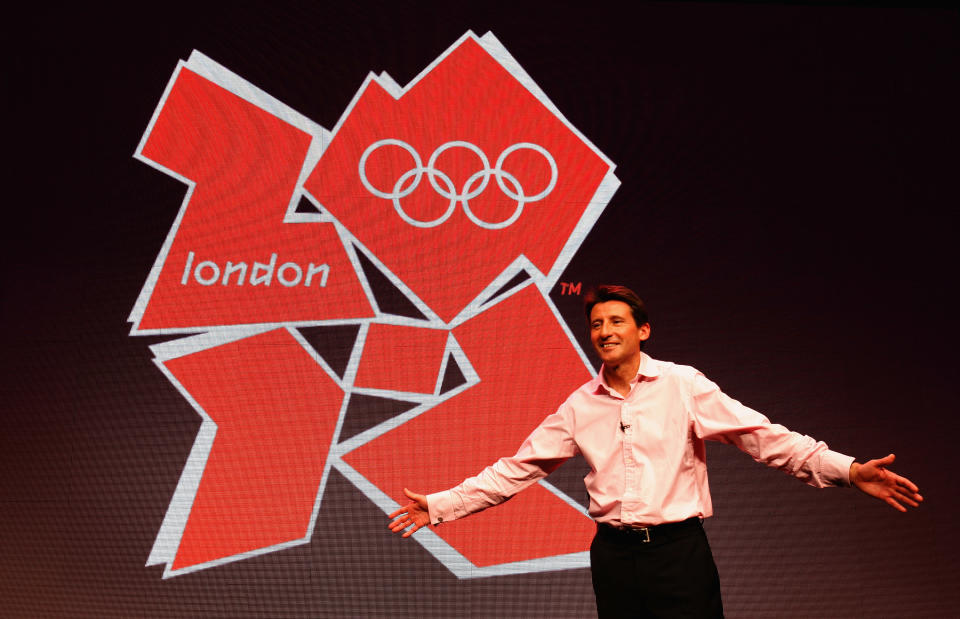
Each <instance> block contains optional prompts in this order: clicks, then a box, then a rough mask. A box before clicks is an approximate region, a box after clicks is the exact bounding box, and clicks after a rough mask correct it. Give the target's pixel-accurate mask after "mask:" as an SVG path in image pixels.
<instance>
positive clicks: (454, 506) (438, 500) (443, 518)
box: [427, 490, 466, 525]
mask: <svg viewBox="0 0 960 619" xmlns="http://www.w3.org/2000/svg"><path fill="white" fill-rule="evenodd" d="M427 512H428V513H429V514H430V524H434V525H436V524H441V523H444V522H449V521H451V520H456V519H457V518H458V517H461V518H462V517H463V516H464V515H466V510H464V509H463V501H462V500H461V499H460V497H459V496H458V495H457V494H456V493H454V492H453V491H452V490H444V491H443V492H436V493H434V494H428V495H427Z"/></svg>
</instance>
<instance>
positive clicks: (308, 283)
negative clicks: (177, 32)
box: [137, 68, 372, 329]
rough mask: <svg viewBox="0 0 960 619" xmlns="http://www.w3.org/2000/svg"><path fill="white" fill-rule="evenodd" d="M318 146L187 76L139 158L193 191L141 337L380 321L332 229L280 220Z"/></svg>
mask: <svg viewBox="0 0 960 619" xmlns="http://www.w3.org/2000/svg"><path fill="white" fill-rule="evenodd" d="M310 142H311V136H310V135H309V134H307V133H304V132H303V131H301V130H300V129H298V128H296V127H294V126H293V125H290V124H288V123H287V122H285V121H283V120H281V119H280V118H277V117H276V116H274V115H273V114H270V113H268V112H266V111H264V110H263V109H261V108H260V107H257V106H256V105H254V104H253V103H251V102H249V101H247V100H245V99H242V98H240V97H238V96H237V95H235V94H233V93H231V92H229V91H227V90H225V89H224V88H221V87H220V86H218V85H216V84H214V83H213V82H211V81H209V80H207V79H205V78H203V77H201V76H199V75H197V74H196V73H193V72H191V71H190V70H188V69H186V68H181V69H180V71H179V73H178V75H177V78H176V81H175V83H174V84H173V85H172V86H171V88H170V91H169V93H168V95H167V97H166V99H165V100H164V103H163V107H162V109H161V110H160V113H159V115H158V116H157V119H156V122H155V123H154V125H153V127H152V129H151V131H150V134H149V137H148V139H147V141H146V143H145V145H144V147H143V150H142V155H143V156H144V157H146V158H147V159H149V160H151V161H154V162H156V163H158V164H160V165H162V166H164V167H166V168H169V169H170V170H173V171H174V172H176V173H178V174H180V175H182V176H184V177H186V178H188V179H190V180H192V181H194V182H195V183H196V185H195V188H194V191H193V193H192V195H191V196H190V201H189V204H187V205H186V206H185V208H184V210H183V216H182V218H181V219H180V221H179V222H178V223H177V224H175V229H176V233H175V234H176V237H175V238H174V239H173V242H172V244H171V246H170V248H169V251H168V252H167V253H166V255H165V257H164V261H163V265H162V267H161V270H160V273H159V274H158V276H157V279H156V282H155V284H154V287H153V292H152V294H151V296H150V299H149V303H148V304H147V306H146V308H145V309H144V312H143V315H142V317H141V320H140V322H139V324H138V325H137V327H138V328H139V329H157V328H183V327H198V326H215V325H239V324H253V323H272V322H297V321H316V320H321V319H333V318H356V317H364V316H371V315H372V310H371V308H370V306H369V303H368V301H367V298H366V296H365V295H364V293H363V290H362V288H361V286H360V283H359V280H358V279H357V277H356V274H355V273H354V270H353V267H352V266H351V264H350V261H349V259H348V257H347V253H346V251H345V250H344V247H343V244H342V242H341V241H340V238H339V237H338V236H337V233H336V230H335V228H334V226H333V225H332V224H329V223H296V224H291V223H284V222H283V219H284V215H285V213H286V211H287V206H288V204H289V202H290V199H291V196H292V195H293V191H294V188H295V187H296V184H297V178H298V176H299V174H300V170H301V167H302V165H303V161H304V158H305V156H306V154H307V149H308V148H309V146H310ZM258 264H259V266H257V265H258ZM240 265H246V266H245V267H241V266H240ZM323 265H326V266H323Z"/></svg>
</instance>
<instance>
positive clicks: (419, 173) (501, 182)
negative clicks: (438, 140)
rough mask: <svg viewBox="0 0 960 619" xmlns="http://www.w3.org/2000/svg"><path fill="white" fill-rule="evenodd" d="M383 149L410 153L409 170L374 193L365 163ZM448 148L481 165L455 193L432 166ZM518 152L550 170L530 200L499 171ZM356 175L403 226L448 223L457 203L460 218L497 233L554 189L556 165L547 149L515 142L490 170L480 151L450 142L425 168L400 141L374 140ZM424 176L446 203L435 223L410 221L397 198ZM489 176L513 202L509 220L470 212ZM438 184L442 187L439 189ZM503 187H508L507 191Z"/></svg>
mask: <svg viewBox="0 0 960 619" xmlns="http://www.w3.org/2000/svg"><path fill="white" fill-rule="evenodd" d="M383 146H399V147H400V148H402V149H403V150H405V151H407V152H408V153H410V156H411V157H412V158H413V164H414V165H413V167H412V168H410V169H409V170H407V171H406V172H404V173H403V174H401V175H400V177H399V178H398V179H397V180H396V182H395V183H394V184H393V191H382V190H380V189H377V188H376V187H374V186H373V184H372V183H370V181H369V180H368V179H367V159H368V158H369V157H370V155H371V154H373V152H374V151H375V150H377V149H378V148H381V147H383ZM451 148H465V149H467V150H469V151H470V152H472V153H474V154H475V155H476V156H477V157H478V158H479V159H480V163H481V164H482V165H483V168H482V169H480V170H479V171H477V172H474V173H473V174H472V175H471V176H470V177H469V178H468V179H467V181H466V182H465V183H464V184H463V187H461V188H460V191H459V192H458V191H457V190H456V187H455V186H454V184H453V180H452V179H451V178H450V177H449V176H447V175H446V174H444V173H443V172H441V171H440V170H438V169H437V168H436V167H435V165H434V164H435V163H436V162H437V157H439V156H440V155H441V154H442V153H443V152H444V151H446V150H448V149H451ZM520 149H527V150H532V151H535V152H537V153H540V155H541V156H542V157H543V158H544V159H545V160H546V161H547V164H548V165H549V166H550V182H549V183H547V186H546V187H545V188H544V189H542V190H541V191H540V192H538V193H535V194H533V195H531V196H528V195H526V193H525V192H524V189H523V186H522V185H521V184H520V181H519V180H517V177H515V176H514V175H512V174H510V173H509V172H506V171H505V170H504V169H503V163H504V161H505V160H506V158H507V156H509V155H510V153H513V152H514V151H517V150H520ZM358 171H359V173H360V182H361V183H363V186H364V187H365V188H366V189H367V191H369V192H370V193H372V194H373V195H375V196H377V197H378V198H383V199H384V200H390V201H391V202H393V208H394V209H396V211H397V214H398V215H400V217H401V218H402V219H403V220H404V221H405V222H407V223H408V224H410V225H411V226H416V227H418V228H433V227H435V226H439V225H440V224H442V223H443V222H445V221H446V220H447V219H449V218H450V216H451V215H453V212H454V211H455V210H456V209H457V204H458V203H459V204H461V205H463V212H464V214H466V216H467V217H468V218H469V219H470V221H472V222H473V223H475V224H476V225H478V226H480V227H481V228H486V229H487V230H500V229H502V228H506V227H507V226H509V225H511V224H512V223H513V222H515V221H516V220H517V218H519V217H520V214H521V213H522V212H523V207H524V206H525V205H526V204H528V203H530V202H538V201H540V200H542V199H544V198H545V197H547V196H548V195H549V194H550V192H551V191H553V189H554V187H556V185H557V162H556V161H554V160H553V156H552V155H550V152H549V151H548V150H547V149H545V148H544V147H542V146H540V145H539V144H534V143H532V142H518V143H516V144H513V145H511V146H508V147H507V148H505V149H504V150H503V152H501V153H500V156H499V157H497V163H496V165H495V166H494V167H493V168H491V167H490V160H489V159H487V155H486V153H484V152H483V150H481V149H480V147H478V146H477V145H476V144H472V143H471V142H465V141H463V140H454V141H451V142H444V143H443V144H441V145H440V146H439V147H437V149H436V150H434V151H433V153H432V154H431V155H430V159H429V160H428V161H427V165H426V167H424V165H423V160H422V159H421V158H420V153H418V152H417V150H416V149H415V148H413V147H412V146H410V145H409V144H407V143H406V142H404V141H403V140H395V139H385V140H377V141H376V142H374V143H373V144H371V145H370V146H368V147H367V149H366V150H365V151H363V155H361V156H360V163H359V165H358ZM424 174H426V175H427V180H428V181H429V182H430V186H431V187H433V190H434V191H435V192H437V194H438V195H440V196H441V197H443V198H446V199H447V200H449V201H450V204H449V205H448V206H447V209H446V210H445V211H444V212H443V214H442V215H440V217H437V218H436V219H431V220H430V221H420V220H419V219H414V218H413V217H410V216H409V215H408V214H407V213H406V211H404V210H403V206H402V205H401V204H400V198H405V197H407V196H409V195H410V194H411V193H413V191H414V190H416V188H417V187H418V186H419V185H420V181H421V180H423V175H424ZM491 176H492V177H493V178H494V179H496V181H497V186H498V187H499V188H500V191H502V192H503V194H504V195H505V196H507V197H508V198H510V199H511V200H516V201H517V208H516V210H515V211H514V212H513V214H512V215H510V217H508V218H506V219H504V220H503V221H497V222H489V221H484V220H482V219H480V218H479V217H477V216H476V215H475V214H474V213H473V211H472V210H470V200H472V199H474V198H476V197H477V196H479V195H480V194H481V193H483V192H484V190H485V189H486V188H487V185H488V184H489V183H490V177H491ZM410 178H413V182H412V183H410V186H409V187H406V188H404V183H406V182H407V181H408V180H410ZM441 183H442V185H443V186H441ZM507 185H510V187H508V186H507Z"/></svg>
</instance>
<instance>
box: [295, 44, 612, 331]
mask: <svg viewBox="0 0 960 619" xmlns="http://www.w3.org/2000/svg"><path fill="white" fill-rule="evenodd" d="M382 140H396V141H401V142H403V143H405V144H406V145H408V146H409V147H411V148H412V149H413V150H415V151H416V152H417V153H418V154H419V157H420V159H421V163H422V165H423V166H427V165H428V163H429V159H430V158H431V154H432V153H434V152H435V151H437V149H439V148H440V147H441V146H442V145H444V144H447V143H449V142H451V141H461V142H469V143H470V144H472V145H473V146H474V147H475V148H477V149H479V150H480V151H482V152H483V153H485V155H486V157H487V159H488V163H489V165H490V166H491V169H492V168H495V167H496V166H495V163H496V160H497V159H498V158H499V156H500V154H501V153H503V152H504V151H506V150H507V149H508V148H509V147H511V146H514V145H517V144H523V143H533V144H536V145H537V146H539V147H542V148H543V149H545V150H546V151H547V152H548V153H550V155H551V157H552V158H553V160H554V161H555V164H556V170H557V173H556V184H555V186H554V187H553V189H552V190H551V191H550V192H549V193H548V194H547V195H545V196H544V197H542V198H540V199H538V200H536V201H532V202H529V203H527V204H526V205H525V206H524V208H523V209H522V213H521V214H520V215H519V217H518V218H517V219H516V221H514V222H513V223H512V224H510V225H508V226H505V227H502V228H498V229H488V228H484V227H481V226H479V225H477V224H476V223H474V222H473V221H471V218H470V217H469V216H468V215H467V212H466V209H465V207H464V205H463V204H455V205H454V207H453V210H452V214H450V215H449V218H448V219H446V220H444V221H443V222H442V223H439V224H437V225H433V226H432V227H418V226H416V225H411V224H410V223H408V222H407V221H406V220H405V219H404V218H403V215H401V214H400V211H398V210H397V208H396V206H395V204H394V203H393V201H392V200H391V199H385V198H383V197H378V196H377V195H375V194H373V193H371V192H370V190H369V189H368V188H367V187H366V186H365V184H364V182H363V180H362V179H361V177H360V172H359V170H360V161H361V158H362V156H363V155H364V152H365V151H367V150H368V148H371V147H372V145H374V144H375V143H377V142H380V141H382ZM547 161H548V160H547V159H546V158H545V156H543V155H542V154H540V153H538V152H535V151H534V150H531V149H529V148H521V149H519V150H516V151H512V152H511V153H510V154H508V156H506V157H505V159H504V163H503V169H504V170H505V171H509V174H511V175H512V176H513V178H515V179H516V181H515V182H516V183H517V184H514V181H512V180H510V179H509V178H507V177H504V176H501V177H495V176H493V175H491V176H487V177H486V181H487V186H486V188H485V189H484V190H483V191H482V192H479V194H478V195H477V196H476V197H472V198H470V199H469V200H468V202H469V209H470V211H471V212H472V213H473V214H474V216H475V217H476V218H477V219H480V220H482V221H485V222H506V221H509V218H510V216H511V213H512V212H514V210H515V208H516V206H517V201H516V200H513V199H510V198H509V197H508V195H507V194H506V193H505V192H504V191H503V190H502V189H501V187H500V185H499V183H502V184H503V186H505V187H506V188H507V189H508V190H510V191H512V192H514V193H518V191H517V190H518V189H521V188H522V192H523V194H524V195H526V196H528V197H529V196H534V195H535V194H536V193H537V192H540V191H541V190H543V189H544V188H545V187H548V186H549V183H550V178H551V169H550V166H549V165H548V163H547ZM434 167H435V168H437V169H439V170H442V171H443V173H444V174H446V175H447V177H449V179H450V184H449V185H448V184H447V183H446V181H445V180H443V178H442V177H440V176H437V175H434V176H433V179H432V180H433V181H434V182H435V183H436V185H437V186H439V187H440V188H441V189H442V190H443V191H447V192H448V193H451V192H449V188H450V187H453V188H454V189H455V190H456V192H460V191H461V189H463V188H464V187H465V186H467V188H468V189H469V190H470V191H468V192H467V193H471V192H472V191H476V190H479V188H480V185H481V183H482V182H483V181H482V180H481V178H480V177H477V178H475V179H474V181H473V184H472V185H471V184H470V183H468V182H467V181H468V180H469V179H470V177H471V175H473V174H474V173H475V172H477V171H478V170H481V169H483V165H482V164H481V159H480V156H479V155H478V154H477V152H476V151H471V150H470V149H469V148H466V147H460V146H458V147H453V148H448V149H447V150H442V151H441V153H440V154H439V155H438V157H437V159H436V161H435V165H434ZM414 168H415V164H414V158H413V155H412V154H411V152H410V151H409V150H406V149H405V147H403V146H398V145H396V144H387V145H384V146H382V147H380V148H377V149H375V150H374V151H373V152H371V153H370V154H369V155H368V157H367V159H366V160H365V163H364V170H365V174H366V178H367V179H368V181H369V183H370V185H371V186H373V187H375V188H377V189H378V190H381V191H384V192H388V193H389V192H390V191H393V190H394V189H398V190H401V191H405V190H406V188H410V187H412V186H413V183H414V182H415V178H416V177H415V176H414V175H412V174H411V175H409V176H406V178H405V179H404V182H402V183H400V185H399V186H397V185H396V183H397V181H398V180H400V179H401V178H402V177H404V175H405V173H407V172H408V171H410V170H412V169H414ZM610 169H611V166H610V165H609V164H608V163H607V162H605V161H604V160H603V159H602V158H601V157H600V156H598V154H597V153H596V152H595V151H594V150H592V149H591V148H590V146H589V145H588V144H587V143H586V142H585V141H584V140H583V139H582V138H581V137H579V136H578V135H577V134H576V133H575V132H574V131H572V130H571V129H570V127H569V126H567V125H566V124H565V122H564V121H563V120H562V119H561V118H559V117H558V116H557V115H556V114H554V112H553V111H551V110H550V109H549V108H548V107H547V106H546V105H545V104H544V103H543V102H542V101H541V100H539V99H538V98H537V97H536V96H534V95H533V94H532V93H531V91H530V90H529V89H528V88H527V87H526V86H525V85H523V84H521V83H520V82H519V81H518V80H517V79H516V78H515V77H514V76H513V75H512V74H511V73H510V72H508V71H507V70H506V69H505V68H504V67H503V65H501V64H500V63H499V62H498V61H497V60H496V59H495V58H494V57H493V56H491V55H490V53H488V52H487V51H486V50H485V49H484V48H483V47H482V46H481V45H480V44H479V43H478V42H477V41H476V40H475V39H474V38H472V37H466V38H464V39H463V41H462V42H461V43H460V44H459V45H458V46H457V47H455V48H453V49H452V50H451V51H450V52H449V54H447V55H446V57H444V58H443V59H442V60H441V61H440V62H439V63H438V64H436V65H435V66H433V67H432V68H431V69H430V71H429V72H428V73H426V74H425V75H423V76H422V77H421V78H420V79H419V80H418V81H417V82H416V84H415V85H413V86H412V87H411V88H410V89H409V90H408V91H407V92H405V93H404V94H403V95H402V96H401V97H400V98H399V99H395V98H394V97H393V96H392V95H391V94H390V93H388V92H387V91H386V90H384V88H383V87H382V86H381V85H380V84H379V83H377V82H376V81H370V82H368V84H367V85H366V87H365V89H364V90H363V92H362V94H361V95H360V96H359V97H358V99H357V100H356V101H355V104H354V106H353V108H352V109H351V110H350V113H349V114H348V115H347V117H346V118H345V119H344V120H343V124H342V126H341V127H340V128H339V129H338V130H337V133H336V134H335V135H334V137H333V140H332V141H331V143H330V146H329V147H328V148H327V150H326V151H324V154H323V156H322V157H321V158H320V161H319V163H318V164H317V166H316V168H314V170H313V172H312V173H311V175H310V177H309V178H308V179H307V182H306V183H305V184H304V187H305V188H306V189H307V190H308V191H309V192H310V193H311V194H312V195H313V196H314V197H316V198H317V200H318V201H319V202H320V203H321V204H323V206H324V208H325V209H326V210H327V211H329V212H330V213H331V214H333V215H334V216H335V217H337V219H338V220H339V221H340V222H342V223H343V224H344V225H345V226H346V227H347V228H348V229H349V230H350V231H351V232H352V233H353V234H354V235H355V236H356V237H357V238H358V239H359V240H360V241H361V242H362V243H363V244H364V245H365V246H366V247H367V248H368V249H369V250H370V251H371V252H372V253H373V254H374V255H376V256H377V257H378V258H379V259H380V260H381V261H382V262H383V263H384V265H385V266H386V267H387V268H388V269H390V270H391V271H392V272H393V273H394V274H395V275H396V276H397V277H399V279H400V280H402V281H403V282H404V284H406V285H407V286H408V287H409V288H410V289H411V290H412V291H413V292H414V293H415V294H416V295H417V296H419V298H420V299H422V300H423V301H424V302H425V303H426V304H427V305H429V306H430V307H431V308H432V309H433V310H434V311H435V312H436V313H437V314H438V315H439V316H440V318H442V319H443V320H445V321H449V320H450V319H452V318H453V317H454V316H455V315H456V314H457V313H458V312H459V311H460V310H461V309H462V308H463V307H465V306H466V305H467V303H469V302H470V301H472V300H473V299H474V298H475V297H476V296H477V295H478V294H480V292H481V291H483V289H484V288H485V287H486V286H488V285H489V284H490V282H491V281H493V280H494V278H495V277H496V276H497V275H499V274H500V273H501V272H502V271H503V270H504V268H506V267H507V266H508V265H509V264H511V263H512V262H513V261H514V260H515V259H516V258H517V257H518V256H520V255H521V254H522V255H525V256H526V257H527V258H528V259H529V260H530V261H531V262H532V263H533V264H534V265H536V266H537V268H539V269H540V270H541V271H542V272H544V273H547V272H549V271H550V268H551V267H552V266H553V264H554V263H555V262H556V260H557V258H558V257H559V255H560V253H561V250H562V248H563V247H564V246H565V244H566V243H567V241H568V239H570V237H571V235H572V233H573V231H574V228H575V227H576V225H577V223H578V222H579V221H580V219H581V217H582V216H583V215H584V212H585V209H586V208H587V206H588V204H589V203H590V201H591V199H593V197H594V194H595V193H596V191H597V188H598V187H599V186H600V184H601V181H602V180H603V179H604V177H605V175H606V174H607V173H608V172H609V171H610ZM430 181H431V179H430V175H429V174H426V173H424V174H423V175H422V178H421V179H420V183H419V185H418V186H417V187H416V189H415V190H413V191H412V192H411V193H410V194H409V195H406V196H404V197H403V198H402V199H400V202H401V206H402V209H401V210H403V212H404V213H405V214H406V215H407V216H408V217H410V218H412V219H415V220H417V221H421V222H429V221H435V220H439V219H441V218H442V216H443V214H444V213H445V212H446V210H447V209H448V208H450V204H451V201H450V200H449V199H447V198H444V197H443V196H442V195H440V192H438V191H437V190H436V189H435V188H434V187H433V186H432V183H431V182H430ZM545 229H548V230H549V232H548V233H544V230H545Z"/></svg>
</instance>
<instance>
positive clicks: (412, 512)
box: [387, 488, 430, 537]
mask: <svg viewBox="0 0 960 619" xmlns="http://www.w3.org/2000/svg"><path fill="white" fill-rule="evenodd" d="M403 493H404V494H405V495H407V498H409V499H410V502H409V503H407V504H406V505H404V506H403V507H401V508H400V509H398V510H397V511H395V512H393V513H392V514H390V517H391V518H395V520H394V521H393V522H391V523H390V524H388V525H387V526H388V527H390V530H391V531H393V532H394V533H399V532H400V531H403V530H404V529H406V528H407V527H409V526H410V525H413V528H412V529H410V530H409V531H405V532H404V534H403V536H404V537H410V536H411V535H413V534H414V533H416V532H417V531H418V530H420V527H423V526H426V525H428V524H430V512H428V511H427V497H426V496H424V495H422V494H417V493H416V492H410V491H409V490H407V489H406V488H404V489H403Z"/></svg>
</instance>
